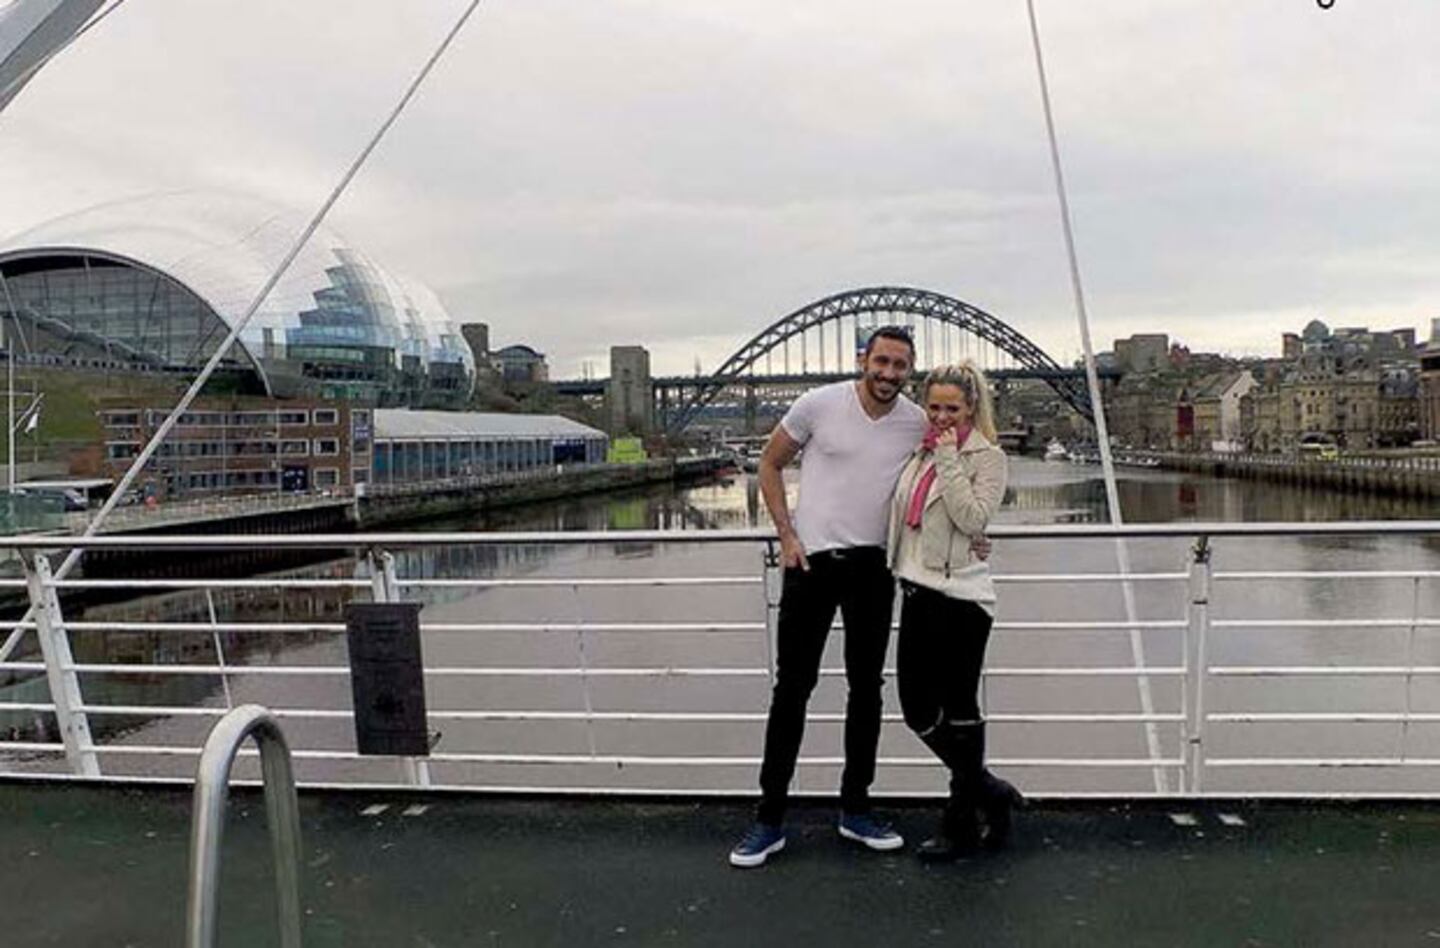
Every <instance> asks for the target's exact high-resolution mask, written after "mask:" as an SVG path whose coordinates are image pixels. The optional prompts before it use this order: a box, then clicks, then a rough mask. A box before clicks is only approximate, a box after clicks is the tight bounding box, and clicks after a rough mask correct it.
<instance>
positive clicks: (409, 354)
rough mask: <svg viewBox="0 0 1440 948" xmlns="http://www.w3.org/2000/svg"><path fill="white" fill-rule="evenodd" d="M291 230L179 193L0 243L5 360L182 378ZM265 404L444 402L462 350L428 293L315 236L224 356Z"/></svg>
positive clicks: (463, 383) (456, 393) (299, 223)
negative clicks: (291, 400)
mask: <svg viewBox="0 0 1440 948" xmlns="http://www.w3.org/2000/svg"><path fill="white" fill-rule="evenodd" d="M303 226H304V221H303V220H302V219H300V218H299V217H298V216H297V215H295V214H294V213H293V212H288V211H284V210H277V209H276V208H274V207H272V206H270V205H267V204H262V203H259V202H256V201H253V200H250V199H246V198H239V197H236V196H231V195H214V194H200V193H193V192H182V193H172V194H163V195H155V196H152V197H148V198H144V199H139V200H133V201H125V202H117V203H114V204H107V205H102V206H99V207H96V208H92V209H90V210H87V211H83V212H81V213H79V214H74V215H69V216H67V217H64V218H59V219H57V220H55V221H52V222H50V223H48V224H45V225H42V226H40V227H38V228H34V229H32V230H30V231H27V232H25V233H23V234H20V235H18V236H16V237H13V238H11V239H9V240H6V241H4V242H3V243H0V274H3V276H4V278H5V289H7V290H8V291H9V299H10V300H13V306H11V305H8V304H7V303H6V299H7V297H6V296H5V294H3V293H0V318H3V319H4V320H5V322H6V328H7V330H11V331H13V335H10V334H9V333H7V335H10V337H11V338H14V339H16V340H18V343H17V347H16V348H17V358H19V359H22V360H30V361H34V362H37V363H41V364H74V365H78V366H79V367H81V368H83V367H86V366H89V365H95V364H97V363H99V362H103V363H104V364H105V365H106V366H107V367H115V368H129V369H133V370H135V371H176V372H185V371H193V370H194V369H196V368H198V366H200V365H202V364H203V363H204V362H205V361H206V359H208V358H209V356H210V355H211V354H213V353H214V351H215V348H216V347H217V346H218V345H219V344H220V342H221V341H222V340H223V339H224V338H225V337H226V335H228V333H229V332H230V330H231V327H232V326H234V325H235V324H236V323H237V322H238V321H239V320H240V319H241V318H242V317H243V316H244V314H245V312H246V311H247V310H248V309H250V307H251V306H252V305H254V304H255V299H254V297H255V296H256V295H257V294H258V292H259V290H260V288H261V287H262V286H263V285H264V284H265V281H266V279H267V278H268V277H269V275H270V274H271V272H273V270H274V269H275V268H276V267H277V266H278V264H279V262H280V261H281V260H282V259H283V258H284V256H285V254H286V253H287V252H288V251H289V249H290V246H291V244H292V242H293V241H294V239H295V237H296V235H297V234H299V233H300V232H301V230H302V228H303ZM228 362H229V368H230V369H232V370H233V371H236V372H241V373H249V374H250V375H251V376H253V379H254V383H255V386H254V387H255V388H256V390H258V391H263V392H265V393H266V394H270V395H279V396H307V397H318V398H343V399H347V400H351V401H355V402H359V403H362V404H368V405H378V406H402V405H404V406H412V407H435V408H452V407H459V406H461V405H463V404H464V403H465V402H466V401H467V400H468V398H469V395H470V390H471V387H472V385H473V383H474V377H475V366H474V360H473V356H472V355H471V353H470V350H469V347H468V346H467V345H465V343H464V340H463V338H462V337H461V335H460V332H459V329H458V328H457V327H456V326H455V325H454V323H453V322H452V321H451V319H450V317H449V315H448V314H447V313H446V312H445V309H444V306H443V305H442V304H441V303H440V301H439V299H438V298H436V296H435V295H434V293H432V292H430V291H429V290H428V289H426V288H424V287H423V286H420V285H418V284H414V283H412V282H409V281H405V280H402V279H400V278H397V277H396V276H394V275H393V274H390V273H388V272H386V271H385V270H384V269H383V268H382V267H380V266H379V265H378V264H376V263H375V262H374V261H372V260H370V259H369V258H367V257H366V256H365V255H364V254H362V253H361V252H360V251H358V250H356V249H355V248H353V247H351V246H349V245H348V244H346V243H345V242H344V241H343V240H341V239H340V238H339V237H338V236H337V235H335V234H334V233H333V232H329V231H327V230H325V229H323V228H322V229H321V230H319V231H317V232H316V233H315V234H314V235H313V236H312V238H311V239H310V241H309V242H308V243H307V244H306V246H305V247H304V248H303V249H302V250H301V252H300V254H299V255H298V256H297V257H296V259H295V261H294V263H293V264H292V265H291V266H290V268H289V269H288V270H287V271H286V273H285V274H284V276H283V277H282V278H281V279H280V281H279V283H278V284H277V285H276V286H275V288H274V289H273V290H272V291H271V292H270V293H269V294H268V296H267V297H266V298H265V299H264V300H262V301H261V302H260V303H259V305H258V306H257V307H256V309H255V314H254V316H253V318H252V319H251V321H250V322H249V323H248V324H247V325H246V327H245V329H244V330H243V332H242V333H241V335H240V338H239V342H238V345H237V347H236V349H235V350H234V352H233V354H232V356H231V357H230V358H229V360H228Z"/></svg>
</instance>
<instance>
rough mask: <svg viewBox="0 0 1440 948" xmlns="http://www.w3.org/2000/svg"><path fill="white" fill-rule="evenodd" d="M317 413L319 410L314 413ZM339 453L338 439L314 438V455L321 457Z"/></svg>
mask: <svg viewBox="0 0 1440 948" xmlns="http://www.w3.org/2000/svg"><path fill="white" fill-rule="evenodd" d="M315 414H316V415H319V414H320V413H319V412H316V413H315ZM339 453H340V441H339V439H337V438H316V439H315V456H316V457H321V458H328V457H334V456H335V455H337V454H339Z"/></svg>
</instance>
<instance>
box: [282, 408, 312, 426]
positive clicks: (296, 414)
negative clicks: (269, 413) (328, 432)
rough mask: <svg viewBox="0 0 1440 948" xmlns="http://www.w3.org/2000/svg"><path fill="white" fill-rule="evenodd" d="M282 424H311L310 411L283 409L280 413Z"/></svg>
mask: <svg viewBox="0 0 1440 948" xmlns="http://www.w3.org/2000/svg"><path fill="white" fill-rule="evenodd" d="M280 424H282V425H301V426H304V425H308V424H310V413H309V412H308V411H282V412H281V413H280Z"/></svg>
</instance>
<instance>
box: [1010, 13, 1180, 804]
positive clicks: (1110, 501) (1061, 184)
mask: <svg viewBox="0 0 1440 948" xmlns="http://www.w3.org/2000/svg"><path fill="white" fill-rule="evenodd" d="M1025 10H1026V12H1027V13H1028V14H1029V16H1030V41H1031V44H1032V45H1033V47H1034V50H1035V72H1036V75H1037V77H1038V78H1039V80H1040V104H1041V106H1042V108H1043V109H1044V112H1045V135H1046V140H1047V141H1048V142H1049V144H1050V164H1051V168H1052V169H1053V171H1054V175H1055V194H1056V197H1057V198H1058V199H1059V202H1060V229H1061V231H1062V232H1063V234H1064V237H1065V257H1066V260H1067V262H1068V263H1069V266H1070V287H1071V290H1072V291H1073V293H1074V296H1075V316H1076V319H1077V321H1078V322H1079V324H1080V345H1081V348H1082V349H1083V350H1084V354H1085V383H1086V385H1087V386H1088V387H1089V390H1090V411H1091V414H1092V415H1093V416H1094V419H1095V440H1096V441H1097V442H1098V443H1099V448H1100V469H1101V473H1102V475H1103V476H1104V479H1105V501H1106V504H1107V506H1108V507H1109V512H1110V522H1111V523H1113V524H1116V525H1119V524H1122V523H1124V518H1123V516H1122V514H1121V510H1120V490H1119V487H1118V486H1117V484H1116V482H1115V460H1114V458H1113V457H1112V456H1111V454H1110V433H1109V430H1108V429H1107V427H1106V424H1105V403H1104V402H1103V401H1102V400H1101V397H1100V377H1099V375H1098V373H1097V372H1096V371H1095V347H1094V346H1093V345H1092V344H1091V341H1090V317H1089V314H1088V312H1087V311H1086V308H1085V289H1084V286H1083V285H1082V283H1081V280H1080V260H1079V255H1078V254H1077V253H1076V251H1075V233H1074V228H1073V227H1072V225H1071V221H1070V200H1069V197H1068V195H1067V193H1066V189H1065V173H1064V170H1063V168H1062V167H1061V163H1060V143H1059V138H1058V136H1057V135H1056V133H1055V116H1054V112H1053V110H1052V108H1051V105H1050V85H1049V83H1048V82H1047V81H1046V78H1045V56H1044V53H1043V52H1042V50H1041V46H1040V25H1039V22H1038V21H1037V19H1036V17H1035V0H1025ZM1115 558H1116V560H1117V565H1118V566H1119V569H1120V573H1121V574H1122V575H1124V574H1128V573H1129V572H1130V552H1129V548H1128V547H1127V546H1126V544H1125V541H1124V540H1123V539H1116V541H1115ZM1121 596H1122V598H1123V600H1124V603H1125V618H1126V619H1127V620H1128V622H1129V623H1130V624H1131V626H1132V628H1131V630H1130V652H1131V656H1132V658H1133V659H1134V661H1135V664H1136V666H1137V667H1140V668H1143V667H1144V666H1145V643H1144V640H1143V638H1142V637H1141V634H1140V630H1138V629H1135V628H1133V625H1134V623H1135V613H1136V609H1135V590H1134V587H1133V586H1132V585H1131V584H1130V583H1129V582H1124V583H1122V584H1121ZM1136 681H1137V682H1138V686H1139V691H1140V706H1141V710H1142V711H1143V712H1144V713H1145V714H1146V715H1147V716H1149V715H1153V714H1154V707H1155V701H1154V697H1153V695H1152V694H1151V692H1150V679H1148V678H1144V677H1141V678H1138V679H1136ZM1145 743H1146V747H1147V749H1148V750H1149V753H1150V758H1151V759H1152V760H1157V759H1159V757H1160V738H1159V735H1158V733H1157V732H1156V730H1155V725H1154V723H1153V722H1147V723H1146V724H1145ZM1153 774H1154V778H1155V790H1156V791H1157V792H1159V793H1164V792H1166V783H1167V779H1166V775H1165V771H1164V770H1163V769H1162V768H1160V767H1158V766H1157V767H1156V768H1155V769H1154V771H1153Z"/></svg>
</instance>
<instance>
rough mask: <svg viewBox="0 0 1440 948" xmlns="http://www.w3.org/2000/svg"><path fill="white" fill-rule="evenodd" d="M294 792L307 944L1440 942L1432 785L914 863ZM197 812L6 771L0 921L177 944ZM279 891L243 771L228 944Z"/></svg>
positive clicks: (1078, 806) (538, 811) (694, 819)
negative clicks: (744, 866) (1412, 795)
mask: <svg viewBox="0 0 1440 948" xmlns="http://www.w3.org/2000/svg"><path fill="white" fill-rule="evenodd" d="M382 807H383V809H380V808H382ZM300 810H301V820H302V826H303V829H302V833H303V835H304V839H303V848H304V852H303V859H302V864H303V869H302V877H301V878H302V889H303V895H302V901H303V904H304V907H305V944H306V946H307V948H313V946H341V945H344V946H370V945H374V946H386V948H409V946H451V945H525V946H530V945H567V946H568V945H591V944H604V945H722V944H723V945H790V946H793V945H803V944H810V945H881V944H884V945H958V944H977V945H1026V946H1033V945H1107V946H1108V945H1244V946H1250V945H1255V946H1261V945H1346V946H1352V945H1367V946H1380V945H1425V944H1433V943H1440V900H1437V899H1436V898H1435V879H1436V878H1437V877H1440V807H1437V806H1435V805H1426V804H1413V803H1411V804H1407V803H1375V802H1372V803H1365V804H1337V803H1327V804H1320V805H1307V804H1303V803H1297V802H1285V803H1281V802H1269V803H1253V802H1251V803H1236V804H1229V803H1225V802H1223V801H1217V800H1212V801H1206V802H1204V803H1198V804H1197V803H1183V802H1175V803H1168V804H1166V803H1159V802H1150V803H1130V804H1108V803H1102V802H1094V801H1092V802H1085V803H1069V804H1057V803H1052V802H1047V803H1044V804H1042V805H1040V806H1037V807H1036V808H1034V809H1032V810H1030V811H1028V812H1027V813H1025V814H1022V823H1021V824H1020V826H1019V828H1018V833H1017V838H1016V840H1015V843H1014V845H1013V847H1012V848H1011V849H1010V850H1009V851H1007V852H1005V853H1002V854H999V855H993V856H986V857H982V858H976V859H973V860H969V861H964V862H961V863H957V864H955V865H953V866H944V867H925V866H922V865H920V864H919V863H918V862H917V861H916V860H915V858H914V856H913V855H912V854H911V853H909V852H908V851H907V852H902V853H899V854H883V855H882V854H876V853H870V852H868V851H863V850H859V849H856V848H853V845H852V844H847V843H845V842H844V841H842V840H840V839H839V838H838V837H837V836H836V835H835V834H834V831H833V828H832V823H831V820H832V811H831V810H830V809H829V808H828V807H827V806H824V805H822V804H819V803H810V804H806V805H804V806H801V807H800V808H799V809H798V811H797V812H796V813H795V814H794V817H793V820H792V826H791V840H790V846H789V848H788V849H787V850H786V851H785V852H783V853H781V854H779V855H778V856H776V857H775V858H774V859H773V860H772V862H771V863H770V864H769V865H767V866H764V867H762V868H760V869H755V870H748V871H742V870H737V869H732V868H731V867H730V866H729V865H728V864H727V863H726V861H725V854H726V851H727V850H728V848H729V846H730V844H731V843H732V842H733V837H734V835H735V833H736V831H737V830H739V829H740V828H742V827H743V826H744V824H745V822H746V821H747V819H748V815H749V805H748V804H746V803H743V802H740V801H728V802H723V803H721V802H714V801H695V800H688V801H687V800H670V801H659V802H657V801H636V800H631V801H623V800H618V799H614V798H611V799H608V800H605V801H603V802H600V801H593V800H581V799H568V800H566V799H549V800H541V799H534V798H531V799H524V798H516V797H508V798H506V797H492V796H475V795H458V794H457V795H439V794H429V795H425V794H418V793H411V792H403V791H402V792H397V793H388V794H379V795H377V794H373V793H365V792H355V793H326V794H317V793H304V794H302V795H301V798H300ZM890 812H891V813H892V814H893V815H894V816H895V817H896V819H897V823H898V825H899V827H900V828H901V830H902V831H903V832H904V833H905V834H906V836H907V837H909V838H911V840H915V839H918V838H919V837H920V836H921V835H922V834H923V833H925V832H926V830H928V829H929V825H930V820H931V815H930V810H929V808H928V807H927V808H925V809H917V808H915V807H914V806H913V805H908V804H901V803H896V804H893V805H892V808H891V810H890ZM1172 814H1183V815H1185V816H1188V817H1192V818H1193V819H1194V820H1195V825H1180V823H1177V822H1176V821H1175V820H1174V819H1173V818H1172ZM189 817H190V794H189V792H188V791H187V790H184V789H179V788H168V787H166V788H156V787H148V788H143V789H137V788H133V787H132V788H123V787H106V788H98V787H93V786H85V785H56V784H33V783H0V892H3V893H4V902H3V904H4V906H5V911H4V916H5V931H4V936H3V938H0V941H3V943H4V944H5V945H7V946H11V948H29V946H40V945H66V946H100V945H106V946H109V945H114V946H121V945H132V946H150V945H154V946H172V945H179V944H181V943H182V932H183V927H182V925H183V918H184V909H185V878H186V876H185V873H186V858H187V857H186V842H187V837H188V832H189ZM274 899H275V896H274V884H273V881H272V876H271V863H270V851H269V848H268V838H267V836H266V826H265V808H264V805H263V801H262V800H261V797H260V795H259V793H258V792H254V791H249V790H241V789H238V788H237V789H236V790H235V791H234V792H233V795H232V799H231V803H230V816H229V823H228V829H227V832H226V844H225V855H224V863H223V871H222V876H221V906H220V915H219V918H220V933H221V937H220V944H222V945H227V946H237V945H272V944H277V943H278V941H277V937H276V922H275V901H274Z"/></svg>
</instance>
